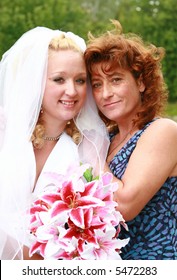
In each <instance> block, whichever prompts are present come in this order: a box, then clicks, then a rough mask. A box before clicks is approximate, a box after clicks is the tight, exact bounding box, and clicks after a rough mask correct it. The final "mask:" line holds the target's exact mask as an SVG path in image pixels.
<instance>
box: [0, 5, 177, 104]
mask: <svg viewBox="0 0 177 280" xmlns="http://www.w3.org/2000/svg"><path fill="white" fill-rule="evenodd" d="M109 19H118V20H119V21H120V22H121V24H122V26H123V29H124V31H126V32H134V33H138V34H139V35H141V36H142V37H143V39H144V40H145V41H149V42H152V43H153V44H155V45H157V46H162V47H164V48H165V50H166V57H165V59H164V63H163V73H164V77H165V79H166V82H167V85H168V88H169V101H171V102H174V101H177V73H176V72H177V24H176V23H177V3H176V0H107V1H105V0H13V1H11V0H1V1H0V57H1V56H2V54H3V53H4V52H5V51H6V50H7V49H9V48H10V47H11V46H12V44H13V43H14V42H15V41H16V40H17V39H18V38H19V37H20V36H21V35H22V34H23V33H24V32H26V31H28V30H29V29H31V28H34V27H36V26H46V27H49V28H52V29H61V30H63V31H73V32H75V33H76V34H78V35H80V36H82V37H83V38H84V39H85V40H87V33H88V31H91V32H93V34H99V33H100V32H104V31H105V30H106V29H108V28H111V24H110V21H109Z"/></svg>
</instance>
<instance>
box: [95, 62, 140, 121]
mask: <svg viewBox="0 0 177 280" xmlns="http://www.w3.org/2000/svg"><path fill="white" fill-rule="evenodd" d="M92 69H93V72H92V76H91V83H92V90H93V95H94V98H95V101H96V104H97V106H98V108H99V110H100V111H101V112H102V113H103V114H104V115H105V116H106V117H107V118H108V119H110V120H113V121H116V122H119V121H120V120H125V118H128V119H132V118H133V117H134V116H135V114H136V112H137V110H138V108H139V106H140V105H141V92H143V91H144V89H145V86H144V84H143V83H142V82H141V81H136V80H135V79H134V77H133V75H132V74H131V72H130V71H127V70H124V69H121V68H117V69H115V70H114V71H113V72H112V71H110V72H106V74H105V73H104V72H103V71H102V64H101V63H98V64H95V65H94V66H93V68H92Z"/></svg>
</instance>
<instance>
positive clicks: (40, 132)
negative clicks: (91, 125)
mask: <svg viewBox="0 0 177 280" xmlns="http://www.w3.org/2000/svg"><path fill="white" fill-rule="evenodd" d="M50 50H54V51H59V50H74V51H77V52H80V53H81V54H83V53H82V51H81V49H80V48H79V47H78V46H77V44H75V42H74V41H73V40H72V39H71V38H68V37H66V36H65V34H64V33H63V34H61V35H60V36H58V37H56V38H53V39H52V40H51V42H50V44H49V55H50ZM65 131H66V133H67V134H68V135H70V136H71V137H72V138H73V141H74V142H75V143H76V144H78V143H79V142H80V138H81V134H80V132H79V130H78V129H77V127H76V125H75V123H74V121H73V120H70V121H68V123H67V124H66V127H65ZM44 134H45V125H44V121H43V118H42V109H41V112H40V115H39V118H38V121H37V124H36V126H35V129H34V131H33V134H32V137H31V141H32V143H33V146H34V147H35V148H37V149H41V148H42V147H43V145H44V139H43V136H44Z"/></svg>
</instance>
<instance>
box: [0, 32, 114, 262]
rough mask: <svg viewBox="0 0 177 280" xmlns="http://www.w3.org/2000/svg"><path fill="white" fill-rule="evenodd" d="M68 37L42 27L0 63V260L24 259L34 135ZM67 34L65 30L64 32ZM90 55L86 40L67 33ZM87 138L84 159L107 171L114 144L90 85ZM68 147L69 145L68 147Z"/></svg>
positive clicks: (84, 113) (83, 122) (81, 123)
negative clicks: (58, 42)
mask: <svg viewBox="0 0 177 280" xmlns="http://www.w3.org/2000/svg"><path fill="white" fill-rule="evenodd" d="M60 33H63V32H62V31H59V30H51V29H49V28H45V27H36V28H34V29H32V30H30V31H28V32H26V33H25V34H24V35H22V36H21V38H20V39H19V40H18V41H17V42H16V43H15V44H14V45H13V46H12V47H11V48H10V49H9V50H8V51H7V52H6V53H5V54H4V55H3V57H2V60H1V62H0V122H1V123H0V259H1V260H5V259H22V258H23V254H22V245H23V241H24V239H25V229H26V223H27V221H26V219H25V218H24V217H25V215H23V214H24V213H25V210H26V209H27V206H28V205H29V203H30V196H31V192H32V187H33V184H34V174H35V168H36V167H35V158H34V153H33V148H32V144H31V142H30V137H31V135H32V132H33V130H34V127H35V124H36V122H37V119H38V116H39V112H40V108H41V103H42V98H43V93H44V87H45V81H46V70H47V61H48V45H49V43H50V41H51V39H52V38H53V37H55V36H58V35H59V34H60ZM64 33H65V32H64ZM65 35H66V36H68V37H70V38H72V39H73V40H74V41H75V42H76V44H77V45H79V47H80V48H81V49H82V51H83V52H84V50H85V47H86V46H85V42H84V40H83V39H82V38H80V37H79V36H77V35H75V34H73V33H71V32H67V33H65ZM75 122H76V124H77V126H78V128H79V129H80V130H81V132H82V134H83V140H82V142H81V143H80V145H79V148H78V150H79V154H80V158H81V161H83V162H90V163H91V164H92V165H93V166H95V165H96V162H97V161H98V162H99V164H100V165H99V168H100V171H101V170H102V167H103V164H104V161H105V157H106V153H107V149H108V145H109V140H108V136H107V132H106V129H105V126H104V124H103V122H102V121H101V120H100V118H99V116H98V113H97V109H96V106H95V104H94V101H93V98H92V94H91V89H90V87H89V84H88V92H87V100H86V103H85V106H84V108H83V109H82V110H81V112H80V113H79V115H78V116H77V118H76V120H75ZM65 148H66V149H67V147H64V149H65Z"/></svg>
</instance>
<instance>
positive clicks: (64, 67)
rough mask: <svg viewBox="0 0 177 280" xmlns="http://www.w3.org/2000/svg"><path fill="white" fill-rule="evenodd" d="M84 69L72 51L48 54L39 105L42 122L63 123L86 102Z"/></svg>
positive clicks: (81, 57)
mask: <svg viewBox="0 0 177 280" xmlns="http://www.w3.org/2000/svg"><path fill="white" fill-rule="evenodd" d="M86 79H87V73H86V67H85V62H84V59H83V56H82V54H80V53H79V52H77V51H73V50H59V51H53V50H52V51H50V53H49V60H48V68H47V80H46V86H45V91H44V98H43V102H42V108H43V112H44V113H43V118H44V120H46V121H47V119H50V120H51V121H55V122H56V121H58V122H66V121H68V120H71V119H72V118H73V117H75V116H76V115H77V114H78V112H79V111H80V109H81V107H82V106H83V104H84V101H85V98H86Z"/></svg>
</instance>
